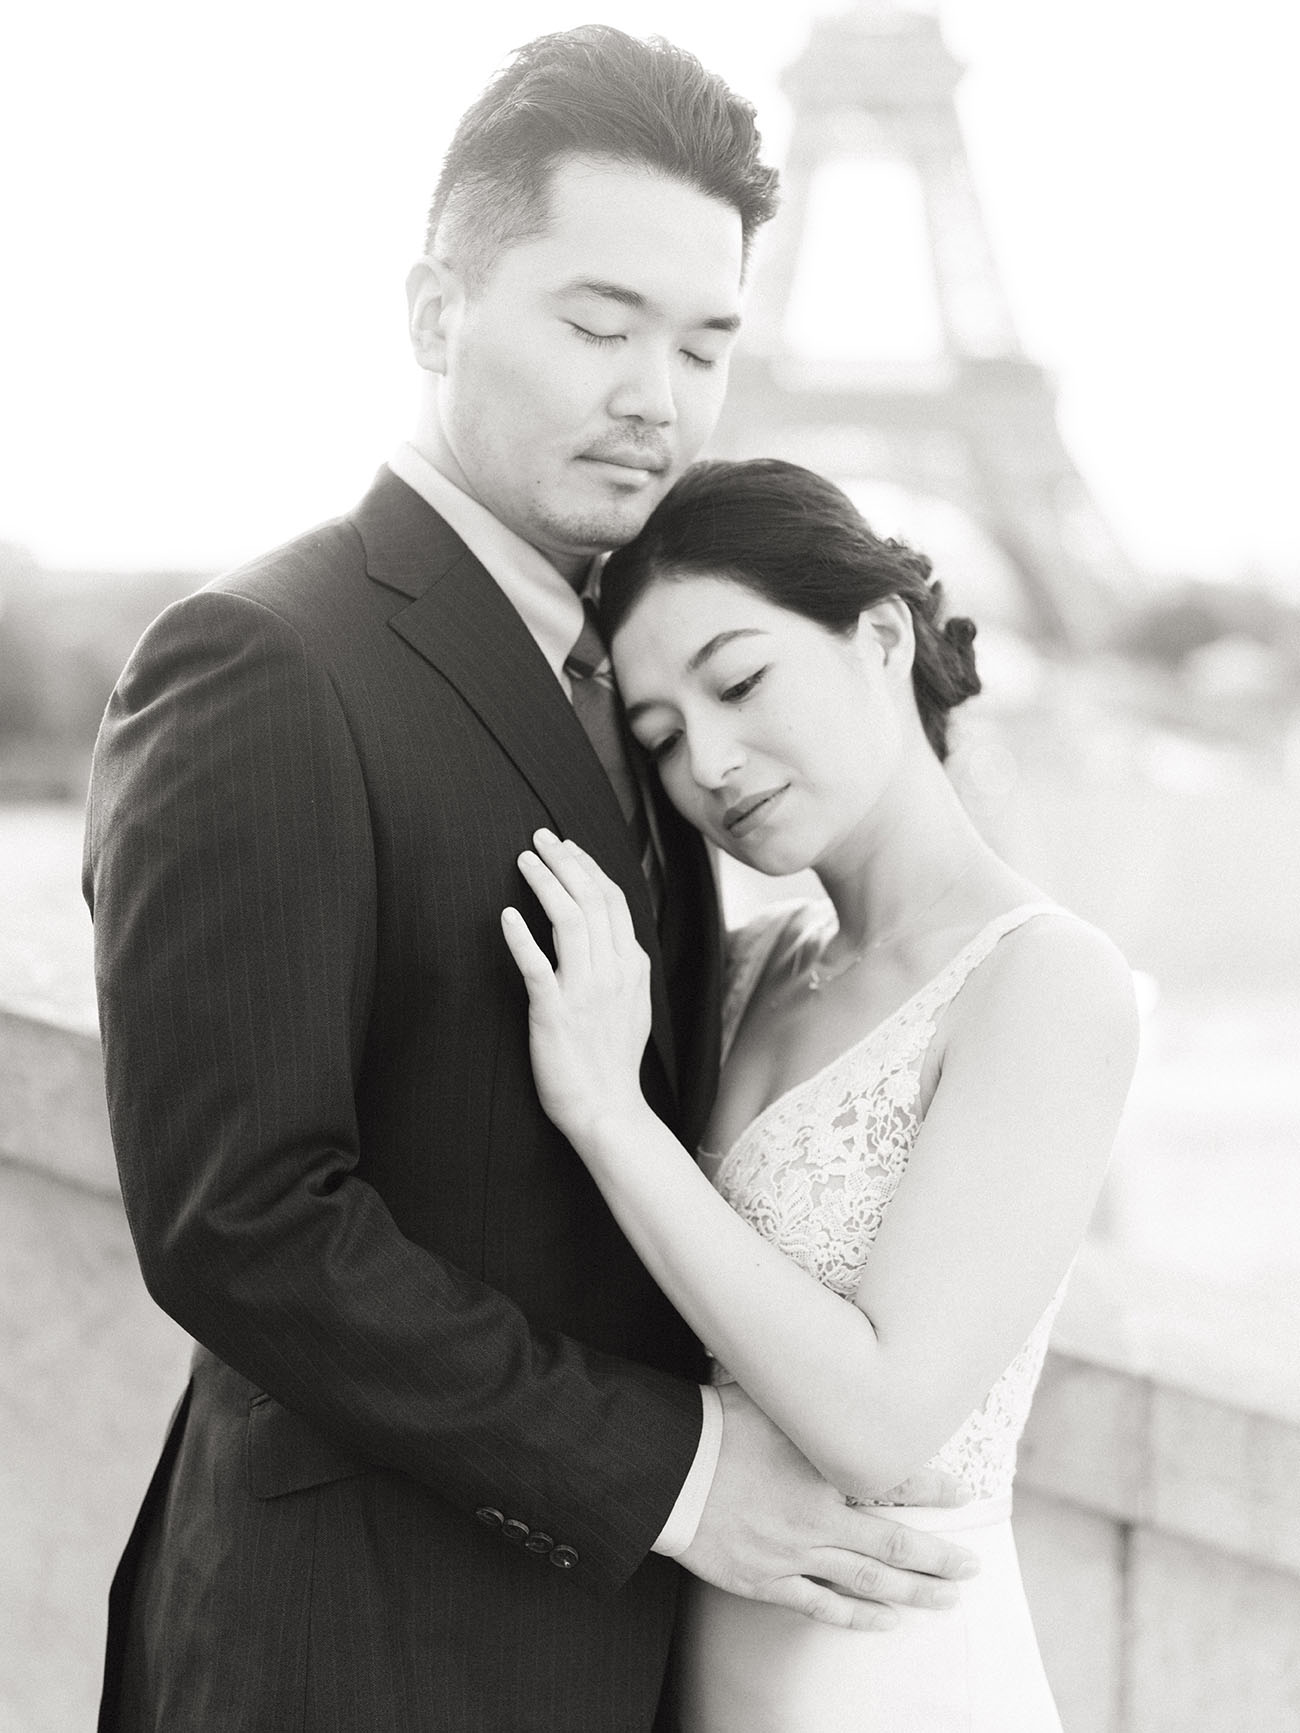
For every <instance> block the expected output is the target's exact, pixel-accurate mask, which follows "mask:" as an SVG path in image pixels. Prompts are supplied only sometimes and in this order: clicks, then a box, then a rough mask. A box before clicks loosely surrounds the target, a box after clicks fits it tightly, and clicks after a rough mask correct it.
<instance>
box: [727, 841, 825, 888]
mask: <svg viewBox="0 0 1300 1733" xmlns="http://www.w3.org/2000/svg"><path fill="white" fill-rule="evenodd" d="M718 846H719V847H720V848H721V849H722V851H723V853H724V854H729V855H730V856H731V858H732V860H736V861H739V862H740V864H741V865H742V866H747V867H749V868H750V869H751V870H752V871H754V872H757V873H762V874H763V875H764V877H765V878H770V879H784V878H790V877H791V876H792V875H793V874H794V873H801V872H804V871H805V870H806V869H807V868H808V867H810V866H811V865H812V864H813V858H812V855H811V854H810V852H809V851H808V850H807V849H800V848H797V847H796V846H795V845H794V843H793V840H792V839H790V838H781V837H774V836H766V837H757V836H756V837H753V838H745V839H743V840H741V841H737V840H736V839H735V838H734V837H729V838H728V839H727V840H726V841H725V842H723V841H722V840H721V839H719V843H718Z"/></svg>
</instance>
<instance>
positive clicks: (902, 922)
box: [817, 749, 1006, 951]
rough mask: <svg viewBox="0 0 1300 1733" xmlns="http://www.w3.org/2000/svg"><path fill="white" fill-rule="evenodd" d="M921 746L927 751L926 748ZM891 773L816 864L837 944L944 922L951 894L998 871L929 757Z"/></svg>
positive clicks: (870, 942) (854, 946)
mask: <svg viewBox="0 0 1300 1733" xmlns="http://www.w3.org/2000/svg"><path fill="white" fill-rule="evenodd" d="M927 750H928V749H927ZM931 763H932V769H931V766H930V765H925V764H924V761H923V762H922V766H921V768H920V772H919V774H916V775H913V776H908V777H906V778H899V779H897V780H896V781H895V783H894V785H893V787H892V788H891V789H890V790H889V791H887V793H886V794H885V796H884V797H883V798H882V799H881V801H880V802H879V803H878V804H877V806H876V807H875V808H874V809H873V811H872V812H871V814H870V815H869V817H868V819H867V820H866V821H864V823H863V825H862V826H861V827H860V828H859V830H858V831H857V832H855V833H854V834H853V835H852V836H851V837H848V838H846V839H845V841H844V842H843V843H842V844H841V845H840V847H839V848H837V849H836V851H835V853H834V856H833V858H830V857H828V858H827V859H826V860H824V861H822V862H820V863H819V864H818V866H817V876H818V878H819V879H820V880H821V883H822V887H823V889H824V890H825V892H826V894H827V896H828V897H829V898H830V900H831V903H832V905H833V906H834V909H835V914H836V917H837V920H838V922H839V940H838V942H837V949H839V950H842V951H856V950H862V949H866V948H867V947H869V946H874V945H877V944H881V943H885V942H888V941H889V939H891V938H892V937H894V936H895V935H898V936H900V937H901V936H902V935H903V934H904V933H908V934H910V933H912V932H913V931H921V930H924V928H925V927H926V925H927V923H930V922H933V923H934V924H937V925H946V924H948V920H949V919H950V918H951V908H950V906H949V905H950V904H951V902H952V900H953V898H954V896H955V894H956V893H957V891H958V890H959V889H960V890H963V891H964V890H965V889H966V887H967V886H968V885H969V883H970V881H971V880H972V879H977V878H978V877H979V876H980V871H981V869H983V870H984V871H985V872H989V871H1000V872H1003V873H1005V872H1006V868H1005V866H1003V865H1002V863H1001V862H999V861H998V859H997V857H996V855H994V853H993V851H992V850H991V849H990V848H989V846H988V844H987V843H986V842H985V841H984V839H983V838H982V837H981V836H980V834H979V832H978V831H977V830H976V828H975V826H974V825H973V824H972V822H971V820H970V818H969V816H968V814H967V813H966V810H965V808H964V807H963V806H962V804H961V802H960V801H959V800H958V798H957V794H956V791H955V790H954V789H953V786H952V784H951V783H950V782H949V781H948V778H947V776H946V775H945V774H944V771H943V768H942V766H941V765H940V764H939V762H938V760H937V759H933V760H932V761H931Z"/></svg>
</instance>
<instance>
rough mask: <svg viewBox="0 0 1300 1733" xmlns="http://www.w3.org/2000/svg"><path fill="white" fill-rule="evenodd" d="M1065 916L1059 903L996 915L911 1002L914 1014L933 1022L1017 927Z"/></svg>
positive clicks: (1027, 906)
mask: <svg viewBox="0 0 1300 1733" xmlns="http://www.w3.org/2000/svg"><path fill="white" fill-rule="evenodd" d="M1064 912H1065V911H1064V910H1063V909H1062V908H1061V906H1060V904H1059V903H1049V902H1046V901H1040V902H1036V903H1019V904H1017V906H1016V907H1015V908H1014V909H1005V910H1004V911H1003V912H1002V914H1000V915H994V917H993V919H992V920H991V921H989V922H988V923H987V924H986V925H985V926H982V927H981V928H980V930H979V932H978V933H976V935H975V937H974V938H973V939H971V941H970V942H969V944H966V945H963V947H962V948H961V950H960V951H958V952H957V955H956V956H955V957H953V958H952V960H951V961H950V962H948V963H946V964H945V965H944V967H943V968H942V969H940V971H939V973H938V974H937V975H936V976H935V977H934V978H933V980H931V981H928V982H927V983H926V984H925V986H923V987H922V988H921V989H920V990H919V991H918V992H917V993H916V994H915V996H914V997H913V998H912V999H911V1000H910V1001H909V1002H908V1003H909V1007H910V1008H911V1009H913V1011H918V1012H921V1013H922V1014H923V1015H924V1016H925V1018H926V1019H927V1020H928V1021H929V1022H933V1021H934V1019H935V1018H936V1017H937V1016H938V1015H939V1013H940V1011H942V1010H943V1009H944V1008H945V1006H947V1005H950V1004H951V1003H952V1001H953V1000H954V999H955V998H956V997H957V994H958V993H959V992H960V991H961V989H962V988H963V987H964V986H965V984H966V982H967V981H968V980H969V978H970V976H971V975H973V974H974V972H975V970H976V969H978V968H979V966H980V964H981V963H982V962H983V961H984V960H985V958H986V957H988V956H989V955H990V953H991V952H992V951H993V950H994V949H995V948H996V946H997V945H998V944H999V942H1000V941H1001V940H1002V939H1005V938H1006V936H1007V934H1008V933H1014V932H1015V930H1016V929H1017V927H1023V926H1024V924H1025V923H1026V921H1031V920H1033V919H1034V918H1035V917H1036V916H1038V915H1059V914H1063V913H1064Z"/></svg>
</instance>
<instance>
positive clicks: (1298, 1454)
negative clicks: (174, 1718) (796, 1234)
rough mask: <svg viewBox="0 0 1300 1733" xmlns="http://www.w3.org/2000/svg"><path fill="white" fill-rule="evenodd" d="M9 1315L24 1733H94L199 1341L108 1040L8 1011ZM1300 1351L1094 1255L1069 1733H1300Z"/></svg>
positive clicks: (2, 1187)
mask: <svg viewBox="0 0 1300 1733" xmlns="http://www.w3.org/2000/svg"><path fill="white" fill-rule="evenodd" d="M0 1302H2V1303H0V1347H2V1348H3V1355H2V1357H0V1446H2V1451H0V1530H2V1532H3V1533H4V1534H5V1537H6V1543H5V1545H4V1547H3V1548H0V1630H3V1631H4V1633H5V1637H4V1641H3V1643H2V1644H0V1652H2V1653H3V1655H4V1659H3V1661H2V1662H0V1727H3V1728H6V1729H7V1728H11V1727H12V1728H14V1729H22V1730H23V1733H74V1730H79V1729H81V1728H84V1727H87V1726H90V1725H91V1724H92V1723H93V1704H94V1701H95V1693H96V1689H97V1683H98V1672H99V1665H100V1659H101V1652H102V1643H103V1621H104V1605H105V1596H106V1592H107V1587H108V1582H109V1578H110V1576H111V1573H112V1569H113V1565H114V1562H115V1560H116V1556H117V1553H118V1551H119V1549H120V1547H121V1544H122V1542H123V1540H124V1539H125V1536H126V1533H127V1529H128V1527H129V1525H130V1521H131V1518H132V1516H133V1514H134V1511H135V1507H136V1504H137V1502H138V1500H139V1497H140V1495H141V1493H142V1491H143V1488H144V1485H145V1483H146V1481H147V1478H148V1475H149V1472H150V1469H151V1467H152V1464H153V1460H154V1456H155V1453H156V1450H157V1446H158V1443H159V1440H160V1438H161V1435H162V1431H163V1428H164V1426H165V1423H166V1418H167V1415H168V1412H169V1410H170V1407H171V1405H172V1403H173V1402H174V1400H175V1398H176V1396H177V1394H178V1393H179V1391H180V1389H181V1386H182V1383H183V1378H184V1367H185V1360H186V1354H187V1343H186V1342H185V1339H184V1337H183V1336H182V1335H181V1332H180V1331H179V1330H178V1329H177V1328H176V1327H175V1325H173V1324H172V1323H171V1322H170V1321H169V1320H168V1319H166V1318H165V1317H163V1316H162V1314H161V1313H160V1312H158V1311H157V1309H156V1308H155V1307H154V1306H153V1304H152V1302H151V1301H150V1300H149V1298H148V1296H147V1295H146V1294H145V1292H144V1289H143V1286H142V1284H141V1282H140V1278H139V1274H138V1272H137V1269H136V1266H135V1260H134V1255H133V1252H132V1249H131V1243H130V1236H129V1234H128V1232H127V1228H126V1224H125V1220H124V1218H123V1215H122V1210H121V1204H120V1200H119V1198H118V1194H117V1186H116V1180H115V1176H114V1171H113V1164H112V1155H111V1150H110V1146H109V1140H108V1132H107V1124H106V1120H105V1115H104V1109H103V1103H102V1096H101V1080H100V1066H99V1053H98V1043H97V1040H96V1037H95V1033H94V1030H93V1027H90V1026H87V1024H86V1023H85V1021H84V1020H82V1021H81V1022H77V1020H76V1019H74V1018H66V1019H65V1020H64V1021H63V1022H62V1023H60V1022H58V1021H56V1020H55V1019H54V1018H53V1017H51V1016H50V1015H37V1014H32V1013H31V1012H30V1011H25V1012H24V1011H18V1010H5V1009H3V1008H2V1007H0ZM1295 1322H1296V1323H1297V1324H1300V1308H1298V1316H1297V1319H1296V1320H1295ZM1296 1340H1297V1334H1296V1331H1295V1330H1294V1329H1293V1328H1292V1327H1291V1323H1290V1321H1289V1320H1287V1319H1284V1318H1280V1317H1279V1316H1278V1313H1277V1309H1276V1307H1275V1306H1274V1307H1271V1308H1267V1309H1266V1308H1264V1307H1262V1306H1254V1307H1253V1306H1252V1305H1251V1303H1250V1302H1249V1300H1248V1299H1247V1297H1246V1296H1244V1295H1243V1294H1242V1293H1241V1292H1240V1291H1239V1290H1236V1291H1233V1290H1218V1289H1216V1288H1215V1287H1214V1285H1213V1283H1212V1282H1211V1281H1209V1280H1204V1281H1200V1280H1198V1281H1192V1280H1191V1279H1190V1278H1186V1277H1180V1276H1178V1275H1176V1274H1174V1273H1171V1272H1161V1271H1160V1270H1158V1269H1155V1268H1152V1267H1150V1266H1148V1265H1142V1264H1139V1263H1137V1262H1136V1261H1135V1260H1133V1259H1132V1258H1128V1257H1126V1256H1124V1255H1123V1253H1122V1252H1120V1251H1118V1250H1117V1249H1115V1248H1114V1247H1113V1246H1111V1245H1108V1244H1106V1243H1104V1242H1098V1243H1094V1244H1090V1245H1089V1246H1088V1247H1087V1248H1085V1251H1084V1253H1083V1255H1082V1256H1081V1258H1080V1261H1079V1266H1078V1268H1077V1270H1076V1273H1075V1278H1074V1281H1073V1283H1072V1286H1071V1291H1070V1295H1069V1297H1068V1299H1067V1302H1066V1305H1065V1307H1064V1308H1063V1309H1062V1312H1061V1315H1060V1319H1059V1322H1058V1326H1057V1330H1056V1333H1055V1336H1054V1339H1053V1351H1052V1353H1051V1355H1050V1356H1049V1360H1048V1365H1047V1369H1046V1372H1045V1374H1044V1379H1043V1384H1042V1388H1041V1391H1040V1394H1039V1398H1038V1401H1037V1404H1036V1406H1035V1409H1034V1414H1033V1417H1032V1420H1031V1423H1030V1428H1029V1431H1028V1433H1027V1435H1026V1438H1025V1441H1024V1445H1023V1448H1022V1455H1021V1475H1020V1486H1019V1490H1018V1493H1017V1523H1016V1527H1017V1534H1018V1536H1019V1542H1020V1548H1021V1555H1022V1559H1023V1563H1024V1570H1025V1577H1026V1582H1027V1584H1028V1588H1029V1594H1030V1599H1031V1602H1032V1604H1033V1607H1034V1612H1035V1619H1036V1623H1037V1626H1038V1630H1039V1635H1040V1640H1041V1643H1042V1647H1043V1652H1044V1656H1045V1659H1046V1662H1047V1665H1048V1670H1049V1673H1050V1674H1051V1677H1052V1681H1053V1685H1054V1687H1055V1689H1056V1692H1057V1696H1058V1700H1059V1702H1060V1705H1061V1711H1062V1717H1063V1720H1064V1723H1065V1727H1066V1729H1067V1733H1192V1730H1193V1729H1194V1730H1195V1733H1295V1730H1296V1729H1300V1356H1297V1354H1296V1351H1295V1342H1296Z"/></svg>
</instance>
